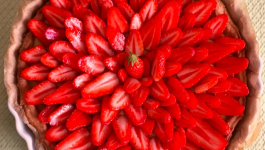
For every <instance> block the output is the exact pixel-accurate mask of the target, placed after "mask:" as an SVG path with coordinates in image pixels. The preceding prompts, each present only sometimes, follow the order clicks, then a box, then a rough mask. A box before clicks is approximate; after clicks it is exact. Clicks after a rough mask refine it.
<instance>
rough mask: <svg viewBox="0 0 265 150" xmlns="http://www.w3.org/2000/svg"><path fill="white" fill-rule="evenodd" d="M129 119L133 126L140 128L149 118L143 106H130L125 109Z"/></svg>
mask: <svg viewBox="0 0 265 150" xmlns="http://www.w3.org/2000/svg"><path fill="white" fill-rule="evenodd" d="M123 111H124V113H125V115H126V116H127V118H128V119H129V120H130V121H131V122H132V124H133V125H135V126H139V125H141V124H143V123H144V122H145V120H146V118H147V114H146V109H145V108H143V107H142V106H140V107H138V106H134V105H133V104H130V105H129V106H127V107H125V108H124V109H123Z"/></svg>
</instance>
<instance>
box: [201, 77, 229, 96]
mask: <svg viewBox="0 0 265 150" xmlns="http://www.w3.org/2000/svg"><path fill="white" fill-rule="evenodd" d="M230 87H231V82H230V81H228V80H225V81H218V83H217V84H216V85H215V86H214V87H212V88H210V89H209V90H207V91H206V92H207V93H223V92H226V91H228V90H229V89H230Z"/></svg>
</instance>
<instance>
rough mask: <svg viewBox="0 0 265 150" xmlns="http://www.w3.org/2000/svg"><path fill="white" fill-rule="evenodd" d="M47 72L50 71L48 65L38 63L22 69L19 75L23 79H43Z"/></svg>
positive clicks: (45, 77)
mask: <svg viewBox="0 0 265 150" xmlns="http://www.w3.org/2000/svg"><path fill="white" fill-rule="evenodd" d="M49 72H50V68H49V67H46V66H44V65H43V64H41V63H38V64H35V65H33V66H30V67H28V68H26V69H24V70H23V71H22V72H21V74H20V76H21V77H22V78H24V79H25V80H36V81H43V80H45V79H47V77H48V74H49Z"/></svg>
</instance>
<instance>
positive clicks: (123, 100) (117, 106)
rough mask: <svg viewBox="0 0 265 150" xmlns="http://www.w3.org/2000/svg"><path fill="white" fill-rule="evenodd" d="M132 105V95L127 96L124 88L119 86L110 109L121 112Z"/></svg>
mask: <svg viewBox="0 0 265 150" xmlns="http://www.w3.org/2000/svg"><path fill="white" fill-rule="evenodd" d="M130 103H131V98H130V95H129V94H127V93H126V92H125V90H124V87H123V86H119V87H118V88H117V89H116V90H115V91H114V93H113V94H112V96H111V98H110V101H109V107H110V109H111V110H121V109H123V108H125V107H127V106H128V105H129V104H130Z"/></svg>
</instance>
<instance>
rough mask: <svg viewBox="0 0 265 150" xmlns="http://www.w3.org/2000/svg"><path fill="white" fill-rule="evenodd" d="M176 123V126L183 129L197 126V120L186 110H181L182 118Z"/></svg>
mask: <svg viewBox="0 0 265 150" xmlns="http://www.w3.org/2000/svg"><path fill="white" fill-rule="evenodd" d="M174 123H175V125H176V126H178V127H183V128H193V127H195V126H196V120H195V119H194V118H193V117H192V115H191V114H190V113H189V112H188V111H187V110H186V109H185V108H181V118H180V119H179V120H175V122H174Z"/></svg>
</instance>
